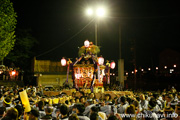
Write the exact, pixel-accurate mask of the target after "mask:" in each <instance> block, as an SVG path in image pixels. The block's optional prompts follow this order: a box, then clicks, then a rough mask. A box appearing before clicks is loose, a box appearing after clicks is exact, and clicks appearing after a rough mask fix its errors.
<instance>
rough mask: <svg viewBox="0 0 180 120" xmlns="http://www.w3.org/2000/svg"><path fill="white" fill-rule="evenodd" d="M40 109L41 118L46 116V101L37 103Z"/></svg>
mask: <svg viewBox="0 0 180 120" xmlns="http://www.w3.org/2000/svg"><path fill="white" fill-rule="evenodd" d="M37 106H38V109H39V118H41V117H42V116H45V115H46V113H45V111H44V101H39V102H38V103H37Z"/></svg>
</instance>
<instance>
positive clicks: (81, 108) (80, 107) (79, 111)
mask: <svg viewBox="0 0 180 120" xmlns="http://www.w3.org/2000/svg"><path fill="white" fill-rule="evenodd" d="M75 108H76V114H77V115H78V118H79V119H80V120H90V119H89V118H88V117H87V116H85V115H84V114H83V113H84V111H85V106H84V105H83V104H81V103H79V104H75Z"/></svg>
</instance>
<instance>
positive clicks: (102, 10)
mask: <svg viewBox="0 0 180 120" xmlns="http://www.w3.org/2000/svg"><path fill="white" fill-rule="evenodd" d="M96 15H97V16H98V17H103V16H104V15H105V9H104V8H98V9H97V10H96Z"/></svg>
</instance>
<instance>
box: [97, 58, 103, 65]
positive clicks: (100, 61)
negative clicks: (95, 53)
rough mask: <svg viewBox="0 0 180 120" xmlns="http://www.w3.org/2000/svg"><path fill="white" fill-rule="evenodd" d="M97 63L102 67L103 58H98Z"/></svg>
mask: <svg viewBox="0 0 180 120" xmlns="http://www.w3.org/2000/svg"><path fill="white" fill-rule="evenodd" d="M98 63H99V64H100V65H103V64H104V58H103V57H99V58H98Z"/></svg>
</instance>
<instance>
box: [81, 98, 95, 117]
mask: <svg viewBox="0 0 180 120" xmlns="http://www.w3.org/2000/svg"><path fill="white" fill-rule="evenodd" d="M93 106H95V104H93V100H92V99H87V101H86V103H85V111H84V113H83V114H84V115H85V116H87V117H90V109H91V107H93Z"/></svg>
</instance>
